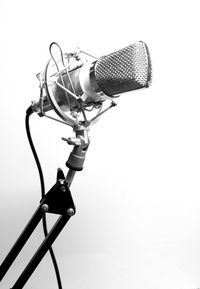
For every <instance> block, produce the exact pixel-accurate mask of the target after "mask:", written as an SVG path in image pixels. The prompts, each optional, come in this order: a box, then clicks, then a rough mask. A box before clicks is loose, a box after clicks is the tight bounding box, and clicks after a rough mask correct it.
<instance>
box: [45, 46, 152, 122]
mask: <svg viewBox="0 0 200 289" xmlns="http://www.w3.org/2000/svg"><path fill="white" fill-rule="evenodd" d="M53 44H56V43H53ZM56 45H57V44H56ZM57 46H58V45H57ZM58 48H59V49H60V47H59V46H58ZM58 62H59V63H58ZM40 78H41V79H42V87H43V88H44V90H43V98H42V108H41V103H40V113H41V114H43V113H45V112H47V111H49V110H52V109H54V110H55V111H56V113H57V114H58V115H59V116H60V117H61V118H62V119H63V120H64V121H66V112H70V113H71V114H72V113H76V114H77V113H80V112H83V113H84V111H86V110H87V109H89V108H98V107H100V106H101V105H102V103H103V102H104V101H105V100H107V99H114V98H115V97H118V96H120V95H121V94H123V93H125V92H129V91H132V90H136V89H140V88H145V87H149V85H150V83H151V80H152V67H151V59H150V54H149V50H148V47H147V45H146V44H145V43H144V42H143V41H139V42H136V43H134V44H132V45H129V46H127V47H125V48H122V49H120V50H118V51H116V52H113V53H110V54H108V55H105V56H102V57H100V58H98V59H96V58H94V57H91V56H90V55H89V54H87V53H85V52H83V51H79V52H78V53H77V52H76V53H68V54H63V53H62V51H61V49H60V60H59V61H56V60H55V58H54V57H53V56H52V58H51V60H50V61H49V62H48V65H47V66H46V69H45V71H44V72H43V73H41V74H40ZM68 120H69V119H68V118H67V121H68ZM70 125H71V123H70Z"/></svg>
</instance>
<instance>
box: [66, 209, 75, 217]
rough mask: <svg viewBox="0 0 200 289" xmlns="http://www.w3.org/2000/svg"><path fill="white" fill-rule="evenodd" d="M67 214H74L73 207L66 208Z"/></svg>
mask: <svg viewBox="0 0 200 289" xmlns="http://www.w3.org/2000/svg"><path fill="white" fill-rule="evenodd" d="M67 214H68V215H69V216H70V217H71V216H73V215H74V214H75V211H74V209H73V208H69V209H68V210H67Z"/></svg>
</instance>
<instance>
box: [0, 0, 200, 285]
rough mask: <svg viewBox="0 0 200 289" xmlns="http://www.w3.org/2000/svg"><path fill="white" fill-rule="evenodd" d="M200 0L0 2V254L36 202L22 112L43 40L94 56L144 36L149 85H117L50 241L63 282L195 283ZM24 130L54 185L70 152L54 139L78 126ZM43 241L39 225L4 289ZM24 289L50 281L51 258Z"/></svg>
mask: <svg viewBox="0 0 200 289" xmlns="http://www.w3.org/2000/svg"><path fill="white" fill-rule="evenodd" d="M198 2H199V1H195V0H191V1H183V0H182V1H178V0H168V1H158V0H152V1H147V0H146V1H145V0H140V1H127V0H124V1H113V0H112V1H105V0H102V1H98V2H97V1H88V0H86V1H67V0H66V1H61V0H58V1H36V0H35V1H22V0H19V1H8V0H6V1H3V0H1V2H0V6H1V7H0V9H1V17H0V27H1V45H0V52H1V53H0V71H1V96H0V97H1V98H0V99H1V103H0V117H1V118H0V120H1V122H0V134H1V150H0V159H1V162H0V173H1V178H0V188H1V201H0V260H3V258H4V257H5V255H6V253H7V252H8V250H9V249H10V248H11V246H12V244H13V243H14V241H15V240H16V238H17V237H18V235H19V234H20V233H21V231H22V229H23V228H24V226H25V224H26V222H27V221H28V220H29V218H30V217H31V216H32V214H33V212H34V211H35V209H36V208H37V206H38V204H39V200H40V184H39V178H38V172H37V169H36V166H35V163H34V160H33V157H32V154H31V151H30V148H29V145H28V141H27V139H26V133H25V126H24V117H25V110H26V108H27V107H28V106H29V105H30V103H31V101H32V100H37V99H38V98H39V88H38V81H37V79H36V77H35V75H36V74H37V73H38V72H40V71H41V70H42V69H43V68H44V66H45V64H46V62H47V60H48V59H49V52H48V46H49V44H50V43H51V42H52V41H57V42H58V43H59V44H60V45H61V46H62V48H63V50H64V51H65V52H68V51H71V49H73V50H74V49H75V48H76V47H77V46H78V47H81V48H82V49H84V50H85V51H88V52H89V53H91V54H94V55H96V56H97V57H99V56H101V55H104V54H107V53H110V52H113V51H115V50H118V49H120V48H123V47H124V46H127V45H129V44H132V43H134V42H136V41H138V40H143V41H145V42H146V43H147V44H148V46H149V49H150V53H151V57H152V63H153V82H152V86H151V87H150V88H149V89H146V90H141V91H133V92H131V93H128V94H126V95H122V96H121V98H120V101H119V104H118V106H117V107H116V108H114V109H113V110H111V111H110V112H108V113H107V114H106V115H105V116H104V117H102V119H101V120H100V122H99V123H98V124H96V125H95V126H93V127H92V129H91V132H90V136H91V145H90V148H89V150H88V154H87V159H86V162H85V167H84V170H83V171H82V172H79V173H77V175H76V177H75V180H74V183H73V185H72V188H71V189H72V193H73V196H74V201H75V203H76V206H77V214H76V216H74V217H73V218H72V219H71V220H70V222H69V224H68V225H67V226H66V228H65V229H64V231H63V232H62V233H61V235H60V236H59V238H58V239H57V240H56V242H55V245H54V249H55V253H56V256H57V259H58V263H59V267H60V271H61V276H62V280H63V288H70V289H86V288H87V289H102V288H103V289H124V288H126V289H132V288H137V289H158V288H159V289H195V288H198V287H200V193H199V189H200V181H199V180H200V178H199V176H200V138H199V126H200V112H199V107H200V99H199V82H200V74H199V67H200V56H199V55H200V54H199V51H200V40H199V27H200V18H199V7H198V5H199V3H198ZM31 130H32V135H33V139H34V143H35V145H36V148H37V151H38V154H39V156H40V159H41V162H42V166H43V169H44V173H45V180H46V188H47V189H49V188H50V187H51V186H52V185H53V184H54V182H55V174H56V170H57V167H62V168H63V169H64V170H65V172H66V168H65V162H66V160H67V158H68V155H69V153H70V151H71V147H69V146H68V145H67V144H66V143H64V142H63V141H62V140H61V137H69V136H73V133H72V131H71V129H70V128H68V127H66V126H64V125H61V124H59V123H55V122H53V121H50V120H48V119H44V118H39V117H38V116H37V115H34V116H33V117H32V118H31ZM53 221H54V219H53V220H52V218H51V219H50V221H49V223H50V225H51V223H52V222H53ZM42 239H43V233H42V229H41V227H39V228H38V229H37V230H36V232H35V233H34V235H33V236H32V238H31V239H30V241H29V243H28V244H27V246H26V247H25V248H24V250H23V251H22V252H21V255H20V256H19V257H18V258H17V260H16V261H15V262H14V264H13V266H12V268H11V269H10V271H9V273H8V274H7V275H6V277H5V278H4V280H3V281H2V283H1V288H3V289H4V288H10V287H12V286H13V284H14V282H15V281H16V279H17V277H18V276H19V274H20V273H21V271H22V269H23V268H24V267H25V265H26V264H27V262H28V260H29V259H30V257H31V256H32V254H33V252H34V250H35V249H36V248H37V247H38V245H39V243H40V241H41V240H42ZM25 288H27V289H33V288H48V289H53V288H57V285H56V279H55V275H54V271H53V267H52V264H51V261H50V257H49V256H46V257H45V259H44V260H43V261H42V263H41V264H40V265H39V267H38V268H37V270H36V272H35V273H34V274H33V276H32V277H31V278H30V280H29V282H28V283H27V285H26V286H25Z"/></svg>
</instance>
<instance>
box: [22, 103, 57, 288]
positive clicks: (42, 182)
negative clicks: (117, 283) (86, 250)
mask: <svg viewBox="0 0 200 289" xmlns="http://www.w3.org/2000/svg"><path fill="white" fill-rule="evenodd" d="M32 113H33V109H32V106H30V107H29V108H28V109H27V111H26V118H25V125H26V133H27V137H28V141H29V144H30V147H31V150H32V153H33V156H34V159H35V162H36V165H37V168H38V172H39V177H40V185H41V196H42V198H43V197H44V196H45V185H44V177H43V172H42V168H41V165H40V161H39V158H38V155H37V152H36V150H35V147H34V144H33V140H32V137H31V133H30V125H29V118H30V116H31V114H32ZM42 223H43V231H44V235H45V237H46V236H47V235H48V230H47V221H46V215H44V216H43V218H42ZM49 253H50V255H51V259H52V263H53V266H54V270H55V274H56V279H57V283H58V288H59V289H62V283H61V278H60V272H59V268H58V264H57V261H56V257H55V254H54V251H53V249H52V247H50V248H49Z"/></svg>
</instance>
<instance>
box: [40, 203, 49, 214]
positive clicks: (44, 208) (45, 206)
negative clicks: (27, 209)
mask: <svg viewBox="0 0 200 289" xmlns="http://www.w3.org/2000/svg"><path fill="white" fill-rule="evenodd" d="M41 209H42V211H44V212H48V210H49V206H48V205H47V204H43V205H42V207H41Z"/></svg>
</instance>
